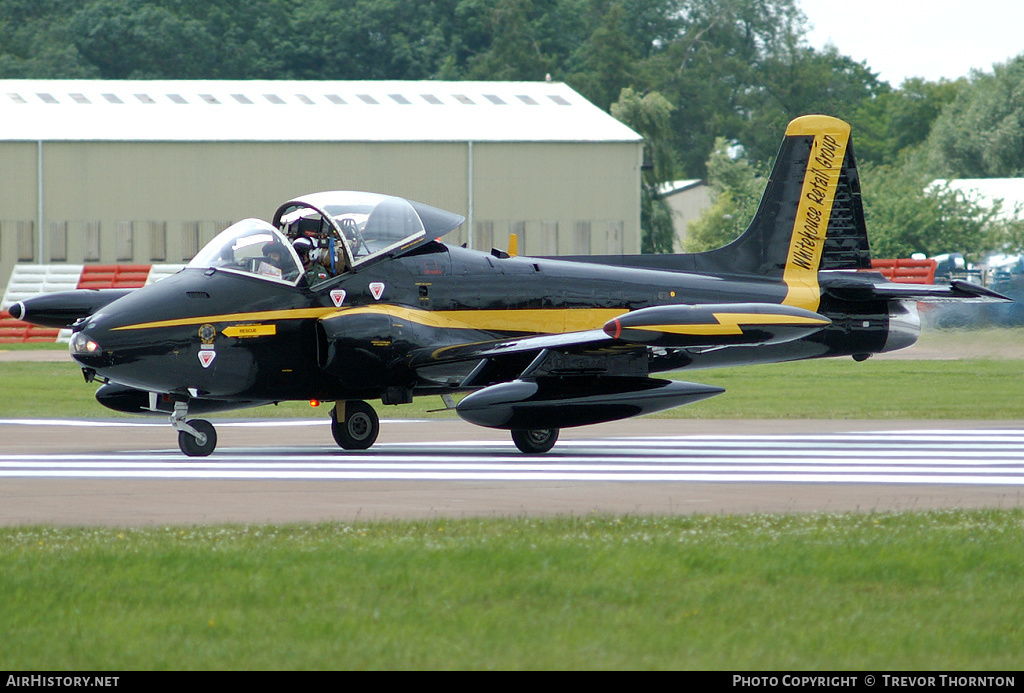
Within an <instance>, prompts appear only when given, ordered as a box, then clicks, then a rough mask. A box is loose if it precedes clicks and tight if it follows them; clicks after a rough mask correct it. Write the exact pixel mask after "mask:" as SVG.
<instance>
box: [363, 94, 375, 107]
mask: <svg viewBox="0 0 1024 693" xmlns="http://www.w3.org/2000/svg"><path fill="white" fill-rule="evenodd" d="M359 98H360V99H362V100H363V103H368V104H370V105H376V103H377V99H375V98H373V97H372V96H370V95H369V94H359Z"/></svg>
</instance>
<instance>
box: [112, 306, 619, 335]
mask: <svg viewBox="0 0 1024 693" xmlns="http://www.w3.org/2000/svg"><path fill="white" fill-rule="evenodd" d="M626 312H628V311H627V310H626V309H625V308H539V309H524V310H439V311H431V310H419V309H416V308H407V307H405V306H396V305H390V304H378V305H373V306H360V307H356V308H342V309H341V310H339V309H337V308H299V309H292V310H271V311H261V312H254V313H226V314H223V315H203V316H199V317H194V318H180V319H177V320H157V321H154V322H144V323H138V324H135V325H124V326H122V327H115V328H114V330H145V329H153V328H160V327H181V326H183V325H203V324H206V323H224V322H268V321H274V320H301V319H321V318H334V317H340V316H343V315H367V314H377V315H389V316H391V317H392V318H394V319H397V320H407V321H409V322H414V323H417V324H419V325H426V326H429V327H439V328H449V329H462V330H483V331H491V332H524V333H537V334H561V333H563V332H577V331H580V330H593V329H600V328H601V326H603V325H604V324H605V323H606V322H608V321H609V320H611V319H612V318H615V317H618V316H620V315H622V314H623V313H626Z"/></svg>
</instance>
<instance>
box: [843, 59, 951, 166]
mask: <svg viewBox="0 0 1024 693" xmlns="http://www.w3.org/2000/svg"><path fill="white" fill-rule="evenodd" d="M966 84H967V80H966V79H965V78H961V79H958V80H955V81H950V80H947V79H941V80H939V81H938V82H928V81H926V80H924V79H922V78H920V77H911V78H910V79H907V80H904V82H903V84H901V85H900V88H899V89H895V90H893V89H886V88H884V86H883V88H882V89H881V90H880V91H879V93H878V94H876V95H874V96H873V97H871V98H868V99H865V100H863V101H862V102H861V104H860V106H859V107H858V108H857V109H856V110H855V111H854V112H853V113H852V114H851V115H850V117H848V118H846V120H848V121H849V122H850V125H852V126H853V131H854V133H856V134H855V137H856V140H857V160H858V161H860V162H869V163H874V164H896V163H897V162H898V161H899V157H900V155H901V154H902V153H904V152H907V151H909V150H910V149H911V148H912V147H916V146H918V145H920V144H921V143H923V142H924V141H925V140H926V139H927V137H928V133H930V132H931V129H932V125H933V124H934V122H935V120H936V119H937V118H938V117H939V115H940V114H941V113H942V110H943V108H945V107H946V105H947V104H949V103H951V102H952V101H953V100H954V99H955V98H956V96H957V94H958V93H959V91H960V89H962V88H963V87H964V86H965V85H966Z"/></svg>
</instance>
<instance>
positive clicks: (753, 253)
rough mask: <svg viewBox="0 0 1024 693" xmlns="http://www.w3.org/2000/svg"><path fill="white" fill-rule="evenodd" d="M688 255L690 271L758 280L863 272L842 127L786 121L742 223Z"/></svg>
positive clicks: (849, 150) (846, 133) (806, 119)
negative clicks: (719, 243)
mask: <svg viewBox="0 0 1024 693" xmlns="http://www.w3.org/2000/svg"><path fill="white" fill-rule="evenodd" d="M693 258H694V261H695V262H696V269H698V270H708V271H714V272H734V273H741V274H756V275H761V276H786V275H787V274H790V275H799V274H800V273H801V272H817V271H818V270H819V269H861V268H868V267H870V266H871V255H870V252H869V251H868V239H867V226H866V225H865V223H864V209H863V207H862V205H861V198H860V177H859V175H858V174H857V165H856V164H855V163H854V158H853V147H852V146H851V143H850V126H849V125H848V124H847V123H845V122H843V121H842V120H839V119H838V118H831V117H829V116H822V115H809V116H802V117H800V118H797V119H795V120H793V121H792V122H790V124H789V127H787V128H786V137H785V139H784V140H783V142H782V147H781V148H780V149H779V154H778V157H777V158H776V160H775V166H774V167H773V168H772V172H771V174H770V175H769V177H768V186H767V187H766V188H765V191H764V196H763V197H762V198H761V204H760V206H759V207H758V209H757V213H756V214H755V215H754V219H753V221H752V222H751V223H750V226H749V227H747V230H746V231H745V232H744V233H743V234H742V235H741V236H740V237H739V238H737V239H736V240H735V241H733V242H732V243H730V244H729V245H727V246H725V247H722V248H718V249H716V250H711V251H708V252H704V253H696V254H694V255H693Z"/></svg>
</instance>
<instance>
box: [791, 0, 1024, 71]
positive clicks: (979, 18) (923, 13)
mask: <svg viewBox="0 0 1024 693" xmlns="http://www.w3.org/2000/svg"><path fill="white" fill-rule="evenodd" d="M798 3H799V5H800V6H801V8H802V9H803V11H804V14H805V15H807V19H808V22H809V23H810V24H811V25H812V27H811V30H810V32H809V33H808V40H809V41H810V43H811V45H812V46H814V47H815V48H823V47H824V46H825V45H826V44H827V43H832V44H834V45H835V46H836V48H837V49H839V52H840V53H841V54H843V55H847V56H849V57H851V58H853V59H854V60H856V61H857V62H865V63H866V64H867V66H868V67H869V68H870V69H871V70H872V72H877V73H879V77H880V78H881V79H883V80H885V81H886V82H889V83H890V84H891V85H892V86H894V87H898V86H899V85H900V83H901V82H902V81H903V80H904V79H906V78H907V77H924V78H925V79H927V80H929V81H935V80H938V79H940V78H942V77H946V78H948V79H956V78H957V77H963V76H966V75H967V74H968V73H969V72H970V70H971V68H977V69H979V70H982V71H984V72H992V64H993V63H1003V62H1006V61H1007V60H1009V59H1010V58H1012V57H1015V56H1017V55H1020V54H1021V53H1024V0H927V1H922V0H798Z"/></svg>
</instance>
